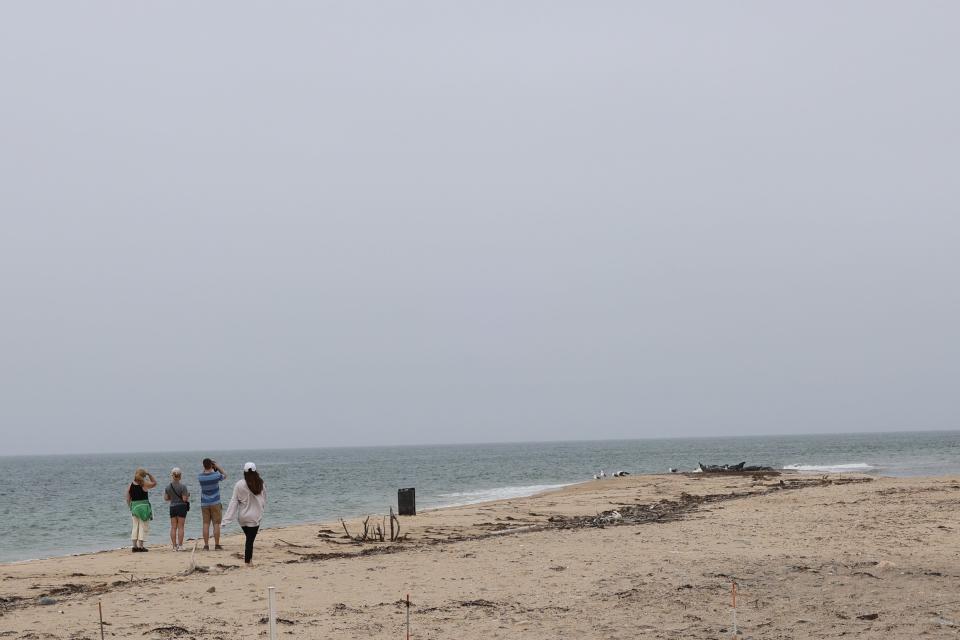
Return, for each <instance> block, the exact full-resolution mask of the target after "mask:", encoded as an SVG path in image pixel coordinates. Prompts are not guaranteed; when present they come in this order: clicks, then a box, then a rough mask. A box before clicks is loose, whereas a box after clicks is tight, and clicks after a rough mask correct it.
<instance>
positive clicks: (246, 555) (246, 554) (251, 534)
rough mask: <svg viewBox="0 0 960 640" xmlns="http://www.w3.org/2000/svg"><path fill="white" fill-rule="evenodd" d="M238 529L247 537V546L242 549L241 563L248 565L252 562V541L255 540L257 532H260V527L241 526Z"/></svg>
mask: <svg viewBox="0 0 960 640" xmlns="http://www.w3.org/2000/svg"><path fill="white" fill-rule="evenodd" d="M240 528H241V529H243V533H244V535H246V536H247V544H246V545H245V546H244V547H243V561H244V562H246V563H247V564H250V561H251V560H253V541H254V540H256V539H257V532H258V531H260V527H244V526H242V525H241V527H240Z"/></svg>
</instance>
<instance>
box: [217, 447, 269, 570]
mask: <svg viewBox="0 0 960 640" xmlns="http://www.w3.org/2000/svg"><path fill="white" fill-rule="evenodd" d="M266 506H267V487H266V485H265V484H264V483H263V478H261V477H260V474H259V473H257V465H255V464H254V463H252V462H248V463H247V464H245V465H243V478H241V479H240V480H237V484H235V485H233V496H232V497H231V498H230V505H229V506H228V507H227V513H226V514H225V515H224V516H223V524H224V525H227V524H229V523H231V522H233V520H234V519H236V521H237V522H238V523H239V524H240V528H241V529H243V533H244V535H245V536H246V537H247V542H246V545H245V546H244V549H243V561H244V562H245V563H246V565H247V566H248V567H250V566H253V541H254V540H256V538H257V532H258V531H259V530H260V521H261V520H262V519H263V510H264V508H266Z"/></svg>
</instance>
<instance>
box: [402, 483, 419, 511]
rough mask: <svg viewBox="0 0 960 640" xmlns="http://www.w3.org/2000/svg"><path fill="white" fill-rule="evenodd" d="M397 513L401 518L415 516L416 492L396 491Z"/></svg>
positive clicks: (413, 490)
mask: <svg viewBox="0 0 960 640" xmlns="http://www.w3.org/2000/svg"><path fill="white" fill-rule="evenodd" d="M397 513H399V514H400V515H401V516H415V515H417V490H416V489H414V488H413V487H410V488H409V489H397Z"/></svg>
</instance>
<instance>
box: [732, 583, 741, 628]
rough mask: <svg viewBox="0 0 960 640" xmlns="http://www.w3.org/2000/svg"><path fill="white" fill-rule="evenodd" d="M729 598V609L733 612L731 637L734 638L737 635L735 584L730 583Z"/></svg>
mask: <svg viewBox="0 0 960 640" xmlns="http://www.w3.org/2000/svg"><path fill="white" fill-rule="evenodd" d="M730 598H731V604H730V607H731V609H732V610H733V637H734V638H736V637H737V634H738V633H739V632H738V631H737V583H736V582H731V583H730Z"/></svg>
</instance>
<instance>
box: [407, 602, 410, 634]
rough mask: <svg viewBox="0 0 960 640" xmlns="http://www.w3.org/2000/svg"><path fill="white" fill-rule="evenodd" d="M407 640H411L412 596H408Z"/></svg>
mask: <svg viewBox="0 0 960 640" xmlns="http://www.w3.org/2000/svg"><path fill="white" fill-rule="evenodd" d="M407 640H410V594H409V593H408V594H407Z"/></svg>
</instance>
